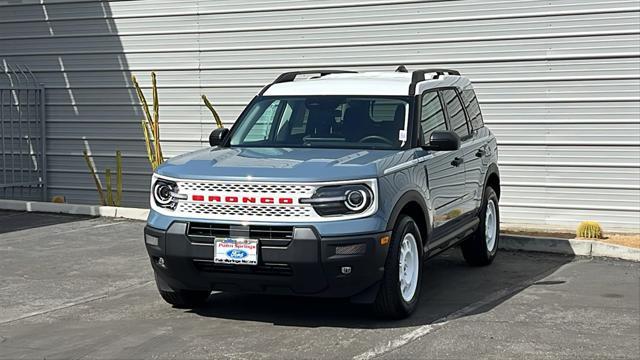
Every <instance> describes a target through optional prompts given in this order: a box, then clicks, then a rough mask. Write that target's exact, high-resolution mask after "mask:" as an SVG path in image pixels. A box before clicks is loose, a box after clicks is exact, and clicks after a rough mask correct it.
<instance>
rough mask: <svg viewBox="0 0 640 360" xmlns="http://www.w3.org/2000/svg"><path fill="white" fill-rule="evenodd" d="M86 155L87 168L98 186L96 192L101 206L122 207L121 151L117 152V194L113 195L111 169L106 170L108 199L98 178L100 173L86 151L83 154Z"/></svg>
mask: <svg viewBox="0 0 640 360" xmlns="http://www.w3.org/2000/svg"><path fill="white" fill-rule="evenodd" d="M82 154H83V155H84V160H85V162H86V163H87V167H88V168H89V172H90V173H91V176H92V177H93V181H94V183H95V185H96V190H97V191H98V198H99V199H100V205H103V206H120V202H121V201H122V154H121V153H120V151H116V194H115V196H114V194H113V188H112V179H111V169H109V168H107V169H105V180H106V185H107V189H106V197H105V191H104V189H103V188H102V184H101V183H100V178H98V174H97V173H98V171H97V170H96V168H95V165H94V164H93V162H92V161H91V159H90V157H89V154H88V153H87V151H86V150H84V151H83V152H82Z"/></svg>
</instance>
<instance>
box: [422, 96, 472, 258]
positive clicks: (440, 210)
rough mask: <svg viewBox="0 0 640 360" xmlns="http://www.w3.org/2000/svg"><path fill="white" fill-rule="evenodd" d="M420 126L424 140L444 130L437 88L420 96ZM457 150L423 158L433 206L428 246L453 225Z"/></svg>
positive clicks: (460, 178)
mask: <svg viewBox="0 0 640 360" xmlns="http://www.w3.org/2000/svg"><path fill="white" fill-rule="evenodd" d="M421 104H422V106H421V115H420V128H421V130H422V134H421V135H422V136H423V137H424V139H425V141H428V140H429V137H430V136H431V133H432V132H434V131H436V130H447V129H448V125H447V122H446V112H445V110H444V102H443V99H442V97H441V96H440V95H439V93H438V91H427V92H425V93H423V94H422V99H421ZM460 158H461V152H460V150H456V151H433V152H432V158H430V159H429V160H427V161H425V167H426V169H425V170H426V173H427V180H428V183H429V195H430V197H431V206H432V209H433V237H432V239H430V244H429V246H430V247H435V246H437V245H438V243H439V242H440V241H442V240H443V239H445V237H446V235H447V234H448V233H449V232H450V230H452V228H453V227H455V224H456V222H457V220H459V219H458V218H459V216H460V215H461V214H462V212H461V209H460V208H461V201H462V198H463V197H464V191H465V188H464V179H465V177H464V166H463V164H462V162H459V159H460Z"/></svg>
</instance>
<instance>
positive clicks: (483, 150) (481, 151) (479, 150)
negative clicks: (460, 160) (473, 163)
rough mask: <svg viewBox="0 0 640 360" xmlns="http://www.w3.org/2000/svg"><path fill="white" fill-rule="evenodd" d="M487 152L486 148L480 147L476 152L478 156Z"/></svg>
mask: <svg viewBox="0 0 640 360" xmlns="http://www.w3.org/2000/svg"><path fill="white" fill-rule="evenodd" d="M486 154H487V151H486V150H485V149H478V151H477V152H476V157H479V158H480V157H483V156H485V155H486Z"/></svg>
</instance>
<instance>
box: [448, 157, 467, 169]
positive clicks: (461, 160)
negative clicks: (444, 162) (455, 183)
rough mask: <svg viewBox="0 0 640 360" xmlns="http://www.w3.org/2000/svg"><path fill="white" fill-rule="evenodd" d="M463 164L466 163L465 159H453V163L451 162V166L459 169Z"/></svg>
mask: <svg viewBox="0 0 640 360" xmlns="http://www.w3.org/2000/svg"><path fill="white" fill-rule="evenodd" d="M463 162H464V158H461V157H457V158H455V159H453V161H452V162H451V165H453V166H456V167H457V166H460V165H462V163H463Z"/></svg>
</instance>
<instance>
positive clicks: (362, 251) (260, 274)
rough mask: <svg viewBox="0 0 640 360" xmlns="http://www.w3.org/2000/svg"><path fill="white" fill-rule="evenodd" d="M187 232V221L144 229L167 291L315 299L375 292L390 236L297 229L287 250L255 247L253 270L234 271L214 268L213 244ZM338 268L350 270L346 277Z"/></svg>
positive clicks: (234, 268)
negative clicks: (341, 251) (347, 250)
mask: <svg viewBox="0 0 640 360" xmlns="http://www.w3.org/2000/svg"><path fill="white" fill-rule="evenodd" d="M187 227H188V223H187V222H174V223H172V224H171V226H169V227H168V229H167V230H166V231H164V230H159V229H155V228H153V227H150V226H147V227H145V230H144V231H145V238H146V237H147V236H146V235H147V234H148V235H151V236H153V237H156V238H158V244H157V245H150V244H149V243H148V242H147V243H146V247H147V252H148V253H149V256H150V259H151V264H152V266H153V269H154V270H155V272H156V274H157V276H158V277H159V278H160V280H161V281H162V282H164V283H166V284H167V285H168V286H169V287H171V288H173V289H194V290H195V289H198V290H222V291H240V292H252V293H270V294H287V295H309V296H320V297H352V296H354V295H357V294H364V293H375V291H371V290H375V287H376V286H377V283H378V282H379V280H380V279H381V278H382V275H383V273H384V263H385V260H386V256H387V248H388V246H387V245H381V244H380V237H382V236H384V235H390V233H388V232H386V233H375V234H365V235H350V236H343V237H321V236H320V235H319V234H318V232H317V231H316V229H315V228H314V227H312V226H296V227H294V232H293V239H292V240H291V241H290V242H289V243H288V244H287V245H286V246H262V245H261V246H260V248H259V260H258V261H259V263H258V266H239V265H220V264H214V263H213V251H214V247H213V244H212V243H202V242H197V241H193V239H192V238H190V237H189V236H188V235H187ZM350 245H355V246H354V247H353V248H356V249H359V251H357V252H354V253H353V254H350V255H338V254H336V247H338V246H350ZM160 258H163V260H164V264H163V265H160V264H159V262H160V261H159V260H160ZM343 267H350V273H348V274H345V272H344V271H343ZM365 297H371V294H369V295H367V296H365ZM369 300H370V299H369ZM369 300H363V301H365V302H367V301H369Z"/></svg>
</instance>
